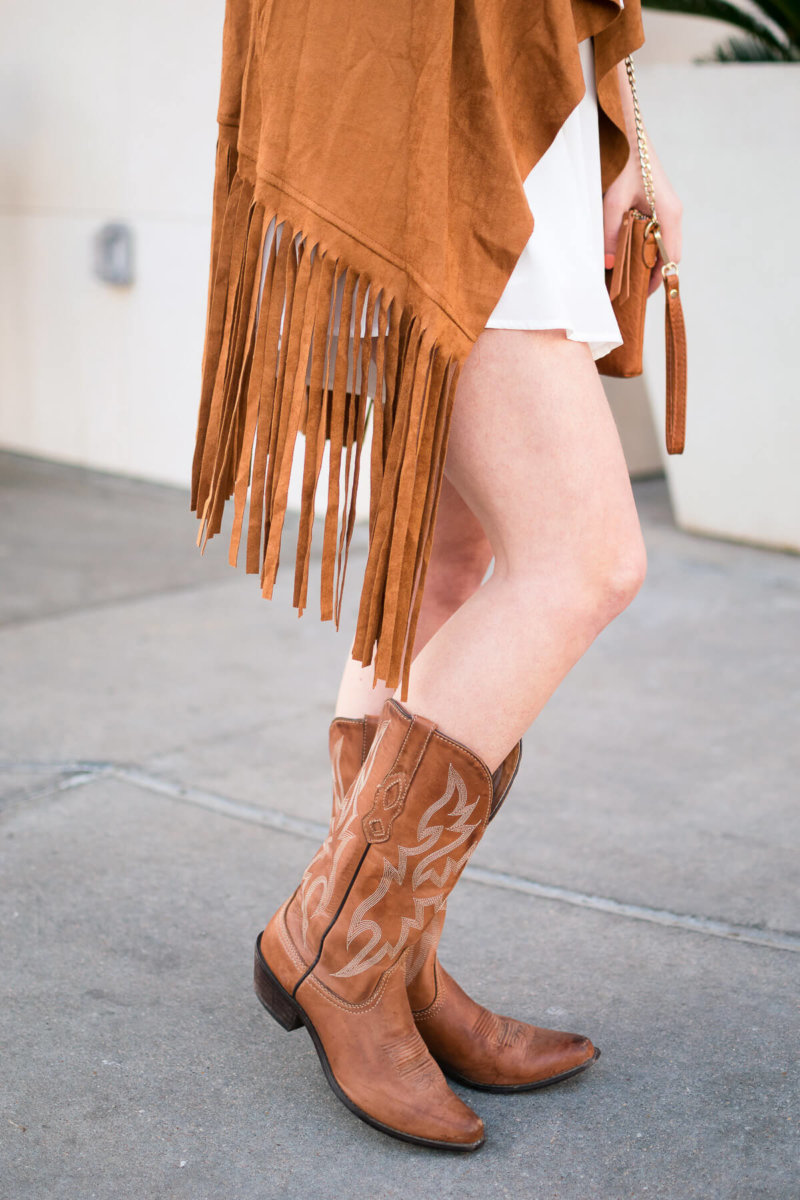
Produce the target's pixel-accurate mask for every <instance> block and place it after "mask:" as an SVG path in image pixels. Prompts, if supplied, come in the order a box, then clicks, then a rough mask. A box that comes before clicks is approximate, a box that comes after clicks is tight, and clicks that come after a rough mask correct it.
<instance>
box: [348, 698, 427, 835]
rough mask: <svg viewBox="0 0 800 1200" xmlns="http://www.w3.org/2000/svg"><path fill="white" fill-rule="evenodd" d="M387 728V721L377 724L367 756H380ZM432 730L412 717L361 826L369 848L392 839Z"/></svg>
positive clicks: (420, 719)
mask: <svg viewBox="0 0 800 1200" xmlns="http://www.w3.org/2000/svg"><path fill="white" fill-rule="evenodd" d="M388 724H389V723H388V721H384V722H382V723H381V726H380V728H379V729H378V732H377V733H376V735H375V740H374V741H373V743H372V746H371V748H370V753H374V752H376V751H377V753H380V743H381V740H382V738H383V734H384V732H385V730H386V729H387V728H388ZM435 729H436V725H435V724H434V722H433V721H429V720H428V719H427V717H420V716H417V715H416V714H415V715H414V716H413V718H412V720H411V724H410V725H409V727H408V730H407V732H406V736H405V738H404V739H403V744H402V746H401V747H400V749H399V750H398V752H397V755H396V757H395V760H394V762H393V763H392V765H391V767H390V768H389V770H388V771H387V772H386V774H385V775H384V777H383V779H382V780H381V782H380V783H379V784H378V786H377V787H376V789H375V798H374V800H373V804H372V808H371V809H370V810H369V812H368V813H367V814H366V816H365V817H364V820H363V822H362V828H363V830H364V837H365V838H366V840H367V842H368V843H370V845H372V844H374V843H375V842H388V840H389V838H390V837H391V836H392V825H393V824H394V822H395V819H396V818H397V817H399V815H400V813H401V812H402V811H403V806H404V805H405V802H406V793H407V792H408V789H409V787H410V786H411V780H412V779H413V778H414V775H415V774H416V771H417V767H418V766H419V764H420V762H421V761H422V756H423V754H424V753H425V750H426V749H427V746H428V742H429V741H430V740H431V738H432V737H433V733H434V730H435ZM362 769H363V768H362Z"/></svg>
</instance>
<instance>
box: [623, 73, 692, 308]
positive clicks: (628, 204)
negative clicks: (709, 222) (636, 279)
mask: <svg viewBox="0 0 800 1200" xmlns="http://www.w3.org/2000/svg"><path fill="white" fill-rule="evenodd" d="M617 71H618V73H619V87H620V95H621V98H622V107H623V109H624V112H625V124H626V126H627V131H628V142H629V143H630V148H631V152H630V154H629V155H628V161H627V163H626V164H625V166H624V167H623V169H622V171H621V172H620V173H619V175H618V176H617V178H616V179H615V180H614V182H613V183H612V184H611V186H610V187H609V188H608V190H607V191H606V193H605V195H604V197H603V232H604V242H605V255H606V259H605V265H606V267H613V265H614V253H615V250H616V244H617V237H618V236H619V228H620V224H621V222H622V215H623V213H624V212H625V211H626V210H627V209H629V208H639V209H641V211H642V212H645V213H647V212H650V205H649V204H648V202H647V196H646V195H645V190H644V182H643V180H642V169H641V166H640V164H639V150H638V146H637V142H636V122H635V119H634V114H633V97H632V95H631V87H630V83H629V82H628V74H627V71H626V70H625V63H624V62H621V63H618V64H617ZM645 139H646V142H647V153H648V156H649V158H650V168H651V170H652V173H653V189H654V191H655V197H656V212H657V213H658V219H659V222H660V224H661V236H662V238H663V240H664V245H665V246H666V249H667V253H668V254H670V255H671V256H672V261H673V262H676V263H678V262H680V259H681V249H682V240H683V238H682V230H681V217H682V214H683V206H682V205H681V202H680V200H679V199H678V196H677V194H676V192H675V190H674V188H673V187H672V184H671V183H670V181H669V179H668V178H667V175H666V172H665V171H664V168H663V167H662V165H661V163H660V161H659V159H658V155H657V154H656V152H655V150H654V149H653V147H652V144H651V142H650V139H649V137H648V136H647V130H645ZM662 265H663V259H662V258H661V256H660V255H659V260H658V262H657V264H656V267H655V269H654V270H653V273H652V276H651V278H650V286H649V288H648V291H647V294H648V296H651V295H652V294H653V292H654V291H656V289H657V288H658V287H659V286H660V284H661V267H662Z"/></svg>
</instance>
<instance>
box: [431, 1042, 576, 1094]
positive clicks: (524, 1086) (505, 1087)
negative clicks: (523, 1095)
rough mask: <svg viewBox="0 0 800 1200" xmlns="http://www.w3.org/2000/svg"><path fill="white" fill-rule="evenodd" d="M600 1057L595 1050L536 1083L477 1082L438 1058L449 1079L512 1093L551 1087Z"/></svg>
mask: <svg viewBox="0 0 800 1200" xmlns="http://www.w3.org/2000/svg"><path fill="white" fill-rule="evenodd" d="M599 1057H600V1051H599V1050H597V1049H596V1050H595V1052H594V1054H593V1055H592V1057H591V1058H587V1060H586V1062H582V1063H581V1064H580V1066H577V1067H573V1068H572V1070H571V1071H562V1073H561V1074H560V1075H551V1076H550V1078H549V1079H537V1080H536V1081H535V1082H534V1083H477V1082H476V1081H475V1080H474V1079H467V1077H466V1075H460V1074H459V1073H458V1071H456V1070H454V1069H453V1068H452V1067H451V1066H449V1065H448V1064H447V1063H444V1062H442V1061H441V1059H437V1060H436V1061H437V1062H438V1063H439V1066H440V1067H441V1069H442V1071H444V1073H445V1075H446V1076H447V1078H448V1079H452V1080H453V1082H454V1083H460V1084H462V1085H463V1087H468V1088H472V1089H473V1090H474V1091H476V1092H501V1093H503V1094H510V1093H511V1092H535V1091H538V1089H539V1088H544V1087H550V1086H551V1084H554V1083H561V1081H562V1080H564V1079H571V1078H572V1076H573V1075H580V1073H581V1071H588V1069H589V1067H591V1065H592V1063H596V1062H597V1060H598V1058H599Z"/></svg>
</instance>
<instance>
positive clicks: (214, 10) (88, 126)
mask: <svg viewBox="0 0 800 1200" xmlns="http://www.w3.org/2000/svg"><path fill="white" fill-rule="evenodd" d="M222 13H223V0H171V2H170V3H169V4H157V3H155V2H154V0H138V3H136V4H133V3H126V4H101V3H98V2H97V0H70V3H69V4H63V3H56V2H55V0H27V3H26V4H24V5H22V4H18V5H12V6H10V7H8V6H7V7H6V10H5V12H4V19H3V36H2V39H0V78H2V79H3V81H4V82H3V84H2V92H3V94H2V104H0V114H2V116H0V161H2V163H3V164H4V166H3V170H2V177H1V178H0V262H2V269H1V270H0V310H1V311H2V322H1V323H0V441H1V442H2V443H3V444H4V445H5V446H7V447H11V448H16V449H20V450H25V451H29V452H32V453H36V454H41V455H44V456H48V457H53V458H58V459H62V460H65V461H69V462H75V463H82V464H87V465H91V466H97V467H103V468H107V469H110V470H115V471H120V472H125V473H130V474H134V475H142V476H147V477H151V478H154V479H160V480H166V481H174V482H180V483H183V482H185V480H186V478H187V471H188V464H189V462H190V459H191V452H192V440H193V434H194V420H195V410H196V404H197V388H198V377H199V364H200V355H201V349H202V335H203V321H204V316H205V303H206V281H207V263H208V245H209V236H210V233H209V228H210V227H209V209H210V196H211V187H212V177H213V160H214V144H215V136H216V133H215V123H214V122H215V114H216V100H217V96H216V88H217V85H218V78H219V58H220V52H221V28H222ZM109 220H121V221H125V222H129V223H130V224H131V226H132V227H133V230H134V235H135V246H136V279H135V283H134V285H133V286H132V287H130V288H115V287H112V286H110V285H108V284H105V283H101V282H99V281H97V280H96V279H94V278H93V276H92V272H91V244H92V238H93V235H94V233H95V232H96V230H97V229H98V227H99V226H101V225H102V224H103V223H104V222H106V221H109Z"/></svg>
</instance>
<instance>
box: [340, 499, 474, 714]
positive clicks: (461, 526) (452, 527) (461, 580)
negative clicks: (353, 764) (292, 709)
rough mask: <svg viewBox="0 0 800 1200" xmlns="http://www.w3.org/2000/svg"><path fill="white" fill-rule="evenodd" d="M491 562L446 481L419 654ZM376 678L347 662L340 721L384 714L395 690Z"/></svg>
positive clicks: (420, 625)
mask: <svg viewBox="0 0 800 1200" xmlns="http://www.w3.org/2000/svg"><path fill="white" fill-rule="evenodd" d="M491 560H492V548H491V546H490V545H489V542H488V539H487V537H486V534H485V533H484V531H483V528H482V526H481V524H480V522H479V521H478V519H477V518H476V517H475V514H474V513H473V512H471V510H470V509H469V508H468V507H467V505H466V504H465V503H464V501H463V500H462V498H461V496H460V495H459V494H458V492H457V491H456V489H455V487H454V486H453V484H452V483H450V481H449V480H448V479H447V478H445V479H444V480H443V481H442V490H441V493H440V497H439V507H438V509H437V512H436V528H435V530H434V536H433V547H432V549H431V557H430V561H429V563H428V573H427V577H426V580H425V589H424V591H423V593H422V604H421V605H420V611H419V620H418V622H417V632H416V636H415V638H414V654H415V655H416V654H419V652H420V650H421V649H422V648H423V646H424V645H425V644H426V643H427V642H428V641H429V640H430V638H432V637H433V635H434V633H436V631H437V630H438V629H440V628H441V626H442V625H444V623H445V621H447V620H448V619H449V618H450V617H451V616H452V615H453V613H454V612H455V611H456V609H458V608H460V606H461V605H462V604H463V603H464V602H465V600H467V599H468V598H469V597H470V596H471V595H472V593H473V592H475V591H476V590H477V589H478V588H479V587H480V585H481V582H482V580H483V578H484V576H485V574H486V571H487V569H488V567H489V563H490V562H491ZM373 674H374V669H373V667H371V666H369V667H362V666H361V664H360V663H359V662H358V661H357V660H356V659H354V658H352V656H351V657H349V658H348V660H347V664H346V665H345V669H344V673H343V675H342V682H341V684H340V686H339V695H338V697H337V700H336V716H337V717H363V716H364V715H365V713H371V714H377V713H379V712H380V711H381V709H382V707H383V705H384V702H385V701H386V700H388V698H389V697H390V696H393V695H394V689H393V688H387V687H386V685H385V684H383V683H381V682H380V681H379V682H378V684H377V686H376V687H374V688H373V686H372V679H373Z"/></svg>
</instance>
